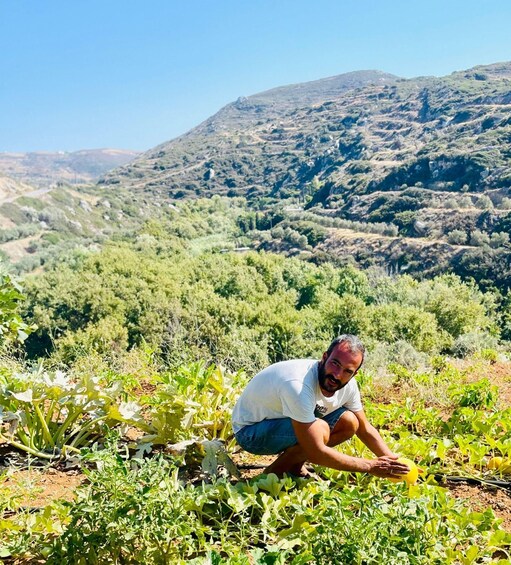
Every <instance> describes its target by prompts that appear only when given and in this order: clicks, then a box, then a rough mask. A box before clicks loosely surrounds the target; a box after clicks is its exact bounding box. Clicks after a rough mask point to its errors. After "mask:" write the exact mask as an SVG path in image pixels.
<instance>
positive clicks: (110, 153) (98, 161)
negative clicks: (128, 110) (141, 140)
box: [0, 149, 140, 187]
mask: <svg viewBox="0 0 511 565" xmlns="http://www.w3.org/2000/svg"><path fill="white" fill-rule="evenodd" d="M138 155H140V152H137V151H126V150H123V149H84V150H80V151H73V152H66V151H56V152H50V151H37V152H31V153H0V174H3V175H5V176H7V177H10V178H12V179H14V180H16V181H19V182H24V183H28V184H31V185H33V186H36V187H43V186H44V187H46V186H51V185H55V184H56V183H58V182H67V183H71V184H83V183H91V182H95V181H96V180H97V179H98V178H99V177H100V176H101V175H103V174H105V173H106V172H107V171H109V170H110V169H113V168H115V167H119V166H122V165H125V164H126V163H129V162H130V161H132V160H133V159H134V158H135V157H137V156H138Z"/></svg>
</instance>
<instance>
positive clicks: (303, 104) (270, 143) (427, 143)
mask: <svg viewBox="0 0 511 565" xmlns="http://www.w3.org/2000/svg"><path fill="white" fill-rule="evenodd" d="M510 108H511V64H498V65H492V66H486V67H476V68H474V69H471V70H469V71H465V72H457V73H453V74H452V75H449V76H447V77H443V78H434V77H420V78H417V79H411V80H404V79H399V78H397V77H393V76H392V75H386V74H383V73H378V72H364V73H349V74H348V75H341V76H340V77H333V78H331V79H326V80H322V81H315V82H311V83H305V84H302V85H293V86H288V87H282V88H277V89H274V90H270V91H268V92H263V93H261V94H257V95H254V96H250V97H248V98H242V99H239V100H237V101H236V102H234V103H232V104H229V105H228V106H226V107H225V108H223V109H222V110H220V111H219V112H218V113H217V114H215V115H214V116H212V117H211V118H209V119H208V120H206V121H205V122H204V123H202V124H201V125H199V126H198V127H197V128H195V129H193V130H192V131H190V132H189V133H187V134H186V135H184V136H182V137H180V138H177V139H175V140H173V141H170V142H168V143H164V144H162V145H160V146H158V147H156V148H155V149H154V150H152V151H149V152H147V153H145V154H143V155H142V156H141V157H139V158H138V159H136V160H135V161H133V162H132V163H131V164H130V165H128V166H126V167H123V168H121V169H118V170H115V171H113V172H111V173H109V174H108V175H107V176H106V177H105V178H104V179H103V181H102V182H103V183H104V184H118V183H122V184H123V185H125V186H132V187H137V188H146V189H149V190H156V191H164V192H167V193H168V194H170V195H171V196H174V197H182V196H186V195H192V194H206V195H210V194H214V193H220V194H232V195H235V194H236V195H244V196H248V197H250V198H252V199H253V198H256V197H261V196H265V197H268V196H269V197H274V198H279V199H281V198H288V197H300V196H301V197H305V196H311V197H312V201H313V202H321V203H324V204H328V205H329V206H331V207H343V206H345V205H346V204H348V208H349V207H350V206H351V205H352V204H353V198H354V197H360V196H364V195H368V194H373V193H376V192H388V191H395V190H401V189H402V187H403V185H406V186H408V187H412V186H420V187H423V188H427V189H430V190H433V191H435V192H438V193H439V195H440V193H442V194H445V193H449V192H458V191H465V192H474V193H482V192H484V191H487V190H495V189H497V190H499V192H498V193H495V194H494V195H493V199H494V200H496V201H498V200H499V198H500V197H501V196H502V195H503V194H504V193H505V190H506V189H507V188H508V187H509V186H510V185H511V169H510V164H511V162H510V141H511V139H510V136H511V115H510ZM313 180H315V183H314V184H312V181H313ZM320 187H321V190H318V188H320ZM348 208H345V209H346V211H347V210H348Z"/></svg>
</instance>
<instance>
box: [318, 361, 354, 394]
mask: <svg viewBox="0 0 511 565" xmlns="http://www.w3.org/2000/svg"><path fill="white" fill-rule="evenodd" d="M329 377H330V378H331V379H333V380H334V381H335V383H333V382H332V381H331V380H330V379H329ZM318 381H319V386H320V387H321V388H322V389H323V390H326V391H327V392H337V391H338V390H341V388H344V387H345V386H346V385H347V384H348V383H341V382H340V381H338V380H337V379H336V378H335V377H334V376H333V375H332V374H331V373H328V374H327V373H326V371H325V363H324V362H323V361H320V362H319V364H318Z"/></svg>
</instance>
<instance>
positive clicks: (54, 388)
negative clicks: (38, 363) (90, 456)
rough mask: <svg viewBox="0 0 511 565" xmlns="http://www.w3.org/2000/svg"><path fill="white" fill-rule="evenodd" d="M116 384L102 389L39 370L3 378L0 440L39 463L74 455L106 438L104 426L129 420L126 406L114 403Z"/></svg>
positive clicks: (86, 379) (94, 382)
mask: <svg viewBox="0 0 511 565" xmlns="http://www.w3.org/2000/svg"><path fill="white" fill-rule="evenodd" d="M119 384H120V383H116V384H115V385H114V386H112V387H110V388H105V387H102V386H100V385H99V382H98V379H94V378H92V377H89V376H86V375H84V376H82V378H80V379H78V380H71V379H70V378H69V377H67V376H66V375H65V374H64V373H62V372H61V371H57V372H55V373H47V372H44V371H43V370H42V368H39V369H38V370H36V371H34V372H32V373H17V374H14V375H9V377H8V378H6V377H4V376H2V377H0V439H1V440H2V442H6V443H8V444H10V445H12V446H13V447H15V448H17V449H21V450H22V451H26V452H27V453H29V454H31V455H35V456H37V457H40V458H43V459H50V460H51V459H55V458H60V457H62V456H66V455H68V454H69V453H71V452H78V451H79V449H80V448H81V447H83V446H84V445H90V444H91V443H92V442H93V441H95V440H96V439H97V438H98V437H100V436H101V435H104V433H105V429H106V425H107V424H108V423H110V424H112V423H113V424H116V423H117V422H119V421H127V420H128V419H127V418H124V417H123V413H124V412H126V409H127V405H125V404H123V403H121V404H119V401H118V397H119V395H120V393H121V388H120V386H119ZM4 426H6V427H5V428H4Z"/></svg>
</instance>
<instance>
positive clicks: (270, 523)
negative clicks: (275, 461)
mask: <svg viewBox="0 0 511 565" xmlns="http://www.w3.org/2000/svg"><path fill="white" fill-rule="evenodd" d="M90 460H91V462H97V470H91V471H86V473H87V477H88V484H87V485H84V486H82V487H79V488H78V490H77V501H76V503H74V504H73V505H70V506H69V517H68V518H67V520H66V522H65V523H64V524H63V526H62V527H61V528H62V530H61V531H62V533H60V534H59V535H55V534H53V536H52V535H50V534H47V536H46V539H45V538H44V537H42V538H41V537H39V538H38V539H37V542H38V543H37V544H36V545H35V547H34V546H32V551H31V553H32V555H38V554H41V553H43V554H44V555H45V556H46V559H47V563H49V564H57V563H63V562H65V563H69V564H70V565H72V564H79V563H84V562H86V563H98V564H99V563H102V564H114V563H141V562H143V563H148V564H149V565H151V564H158V563H176V564H183V565H184V564H185V563H197V564H199V563H201V564H203V565H204V564H206V563H225V564H231V565H235V564H243V565H249V564H253V563H261V564H262V563H274V564H277V563H280V564H284V563H294V564H300V563H301V564H305V563H318V564H324V565H327V564H330V563H332V556H333V555H335V561H336V562H338V563H367V564H368V565H369V564H374V565H375V564H377V563H381V562H382V559H383V560H385V562H386V563H395V564H397V563H399V564H410V565H412V564H413V565H429V564H431V563H442V564H446V565H448V564H452V565H454V564H456V563H462V562H466V555H467V554H469V555H473V556H474V558H475V557H478V558H481V559H484V560H487V559H490V558H491V555H492V553H493V552H494V551H495V550H496V549H497V548H499V547H505V545H506V544H507V543H509V535H506V534H505V532H503V531H502V530H500V529H499V528H498V525H497V523H496V521H495V518H494V516H493V515H492V513H491V511H486V512H480V513H474V512H470V511H469V510H467V509H466V508H465V507H464V506H463V505H462V504H461V503H460V502H459V501H458V500H456V499H454V498H449V497H448V495H447V494H446V493H445V490H444V489H441V488H438V487H435V486H432V485H426V484H425V485H420V486H417V487H412V488H411V489H410V490H409V491H408V490H405V489H403V488H402V487H401V486H399V485H391V484H390V483H388V482H382V481H376V480H367V479H362V480H361V481H359V482H358V484H353V483H351V482H349V481H348V479H347V477H344V476H342V475H341V476H339V477H333V478H332V479H331V480H329V481H324V482H319V483H316V484H311V483H310V482H304V481H300V480H298V481H296V482H295V481H293V480H291V479H289V478H287V479H283V480H279V479H277V477H276V476H275V475H267V476H266V475H263V476H260V477H258V478H256V479H254V480H252V481H247V482H245V481H240V482H237V483H236V484H230V483H229V482H227V481H225V480H218V481H215V482H213V483H212V484H204V483H203V484H200V485H197V486H193V485H184V484H183V483H182V482H181V481H180V480H179V478H178V474H177V469H176V468H175V467H174V466H173V464H172V462H168V461H166V460H165V459H162V458H156V459H152V460H145V461H141V462H139V463H138V464H134V465H132V464H130V463H129V462H127V461H124V460H123V459H122V458H121V457H120V456H119V455H116V454H113V453H111V452H110V453H109V452H104V453H97V452H96V453H93V454H91V456H90ZM361 532H364V535H363V536H361V535H360V533H361ZM52 537H54V541H53V542H52V540H51V538H52ZM453 539H456V542H457V543H456V545H455V546H453V544H452V540H453ZM473 548H474V549H473Z"/></svg>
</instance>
